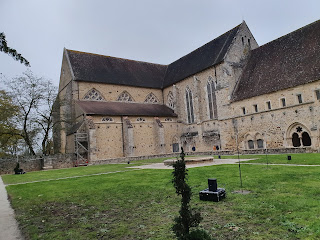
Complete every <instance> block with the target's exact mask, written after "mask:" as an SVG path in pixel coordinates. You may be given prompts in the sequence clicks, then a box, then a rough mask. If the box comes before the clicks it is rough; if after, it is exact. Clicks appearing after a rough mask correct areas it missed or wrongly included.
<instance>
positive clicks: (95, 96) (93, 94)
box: [83, 88, 104, 101]
mask: <svg viewBox="0 0 320 240" xmlns="http://www.w3.org/2000/svg"><path fill="white" fill-rule="evenodd" d="M83 99H85V100H93V101H103V100H104V98H103V97H102V95H101V93H100V92H99V91H98V90H97V89H95V88H92V89H91V90H90V91H89V92H87V94H86V95H85V96H84V97H83Z"/></svg>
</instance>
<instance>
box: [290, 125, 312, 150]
mask: <svg viewBox="0 0 320 240" xmlns="http://www.w3.org/2000/svg"><path fill="white" fill-rule="evenodd" d="M287 134H288V135H287V136H288V138H289V139H290V138H291V141H292V146H293V147H309V146H311V145H312V142H311V137H310V135H309V131H308V130H307V128H306V127H305V126H303V125H302V124H297V123H295V124H293V125H292V126H291V127H289V130H288V133H287Z"/></svg>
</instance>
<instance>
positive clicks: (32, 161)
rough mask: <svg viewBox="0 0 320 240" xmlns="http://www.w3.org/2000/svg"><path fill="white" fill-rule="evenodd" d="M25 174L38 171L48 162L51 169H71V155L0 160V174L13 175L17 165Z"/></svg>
mask: <svg viewBox="0 0 320 240" xmlns="http://www.w3.org/2000/svg"><path fill="white" fill-rule="evenodd" d="M17 162H18V163H19V165H20V168H21V169H23V170H24V171H25V172H32V171H40V170H42V169H43V167H44V165H46V162H50V164H51V165H52V167H53V169H59V168H70V167H73V154H59V155H53V156H44V157H35V156H30V157H24V158H12V159H0V174H1V175H2V174H14V168H15V167H16V165H17Z"/></svg>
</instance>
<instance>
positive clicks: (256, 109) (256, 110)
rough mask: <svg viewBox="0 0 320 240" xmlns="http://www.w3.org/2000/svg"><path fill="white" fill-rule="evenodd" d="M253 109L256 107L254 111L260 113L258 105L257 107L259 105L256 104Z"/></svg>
mask: <svg viewBox="0 0 320 240" xmlns="http://www.w3.org/2000/svg"><path fill="white" fill-rule="evenodd" d="M253 107H254V111H255V112H258V105H257V104H254V105H253Z"/></svg>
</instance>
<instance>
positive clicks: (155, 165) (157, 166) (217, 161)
mask: <svg viewBox="0 0 320 240" xmlns="http://www.w3.org/2000/svg"><path fill="white" fill-rule="evenodd" d="M250 160H255V159H240V162H243V161H250ZM238 162H239V160H238V159H214V160H213V162H210V163H199V164H187V165H186V167H187V168H195V167H205V166H212V165H222V164H236V163H238ZM129 168H139V169H173V167H172V166H166V165H164V163H153V164H148V165H141V166H133V167H129Z"/></svg>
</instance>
